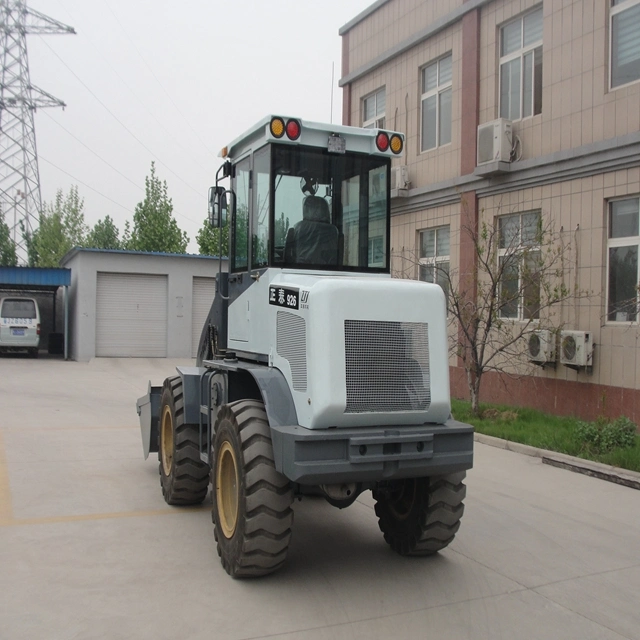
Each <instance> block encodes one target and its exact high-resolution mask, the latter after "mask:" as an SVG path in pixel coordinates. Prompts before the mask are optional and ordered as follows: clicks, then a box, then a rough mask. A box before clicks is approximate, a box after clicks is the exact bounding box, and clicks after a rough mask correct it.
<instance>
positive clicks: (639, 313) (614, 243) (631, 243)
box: [605, 195, 640, 327]
mask: <svg viewBox="0 0 640 640" xmlns="http://www.w3.org/2000/svg"><path fill="white" fill-rule="evenodd" d="M625 200H637V201H638V235H635V236H621V237H618V238H612V237H611V221H612V216H611V213H612V208H613V205H614V204H615V203H616V202H624V201H625ZM606 230H607V256H606V272H605V277H606V298H605V323H606V324H608V325H613V326H624V327H628V326H630V325H638V324H640V293H639V292H638V291H637V290H636V317H635V320H610V319H609V316H610V315H611V313H612V312H610V311H609V305H610V300H609V296H610V293H611V291H610V288H611V271H610V269H611V263H610V255H611V252H610V249H615V248H622V247H636V249H637V265H636V287H637V286H638V284H639V283H640V195H626V196H622V197H620V198H612V199H611V200H609V201H607V224H606Z"/></svg>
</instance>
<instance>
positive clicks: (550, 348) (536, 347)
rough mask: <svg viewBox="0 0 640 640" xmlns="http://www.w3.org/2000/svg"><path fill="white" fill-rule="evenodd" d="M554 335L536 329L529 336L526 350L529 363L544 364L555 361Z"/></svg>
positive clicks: (545, 330)
mask: <svg viewBox="0 0 640 640" xmlns="http://www.w3.org/2000/svg"><path fill="white" fill-rule="evenodd" d="M555 342H556V340H555V334H554V333H552V332H551V331H549V330H548V329H538V330H537V331H534V332H533V333H532V334H530V335H529V340H528V343H527V348H528V352H529V362H537V363H538V364H546V363H550V362H553V363H554V364H555V361H556V344H555Z"/></svg>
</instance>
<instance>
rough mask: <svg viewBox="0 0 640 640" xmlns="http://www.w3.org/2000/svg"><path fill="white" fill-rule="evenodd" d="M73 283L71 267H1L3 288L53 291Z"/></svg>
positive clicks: (1, 284) (0, 286)
mask: <svg viewBox="0 0 640 640" xmlns="http://www.w3.org/2000/svg"><path fill="white" fill-rule="evenodd" d="M70 284H71V269H55V268H40V267H0V288H1V289H9V288H15V289H31V290H35V291H37V290H41V291H42V290H44V291H52V290H55V289H57V288H58V287H68V286H69V285H70Z"/></svg>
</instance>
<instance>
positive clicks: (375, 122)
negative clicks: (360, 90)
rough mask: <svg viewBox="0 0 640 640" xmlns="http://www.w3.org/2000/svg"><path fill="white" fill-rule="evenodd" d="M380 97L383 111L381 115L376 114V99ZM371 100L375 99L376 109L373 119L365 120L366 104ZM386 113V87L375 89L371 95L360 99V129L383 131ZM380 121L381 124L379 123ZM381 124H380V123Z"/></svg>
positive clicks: (376, 109)
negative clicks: (382, 100) (381, 96)
mask: <svg viewBox="0 0 640 640" xmlns="http://www.w3.org/2000/svg"><path fill="white" fill-rule="evenodd" d="M380 95H383V96H384V110H383V111H382V113H381V114H380V113H378V97H379V96H380ZM371 98H375V101H376V108H375V112H376V113H375V115H374V116H373V118H369V119H368V120H366V119H365V118H366V106H365V105H366V102H367V100H370V99H371ZM386 112H387V96H386V87H381V88H380V89H376V90H375V91H372V92H371V93H369V94H367V95H366V96H364V97H363V98H362V112H361V113H362V128H363V129H384V128H385V123H386ZM381 121H382V122H381ZM380 122H381V123H380Z"/></svg>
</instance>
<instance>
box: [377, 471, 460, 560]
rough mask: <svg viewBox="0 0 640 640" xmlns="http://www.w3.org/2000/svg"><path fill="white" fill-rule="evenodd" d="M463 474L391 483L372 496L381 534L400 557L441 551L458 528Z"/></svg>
mask: <svg viewBox="0 0 640 640" xmlns="http://www.w3.org/2000/svg"><path fill="white" fill-rule="evenodd" d="M465 475H466V474H465V472H464V471H462V472H461V473H456V474H450V475H447V476H433V477H431V478H409V479H406V480H394V481H392V482H389V483H386V484H385V485H384V486H380V487H378V488H377V489H375V490H374V492H373V497H374V499H375V500H376V505H375V510H376V515H377V516H378V524H379V525H380V530H381V531H382V533H383V534H384V539H385V541H386V542H387V543H388V544H389V546H390V547H391V548H392V549H393V550H394V551H396V552H397V553H399V554H400V555H403V556H428V555H431V554H433V553H436V552H438V551H440V550H441V549H444V548H445V547H446V546H448V545H449V544H450V543H451V542H452V541H453V539H454V537H455V535H456V532H457V531H458V529H459V528H460V518H462V514H463V512H464V504H463V503H462V501H463V500H464V497H465V494H466V487H465V485H464V484H463V482H462V481H463V480H464V477H465Z"/></svg>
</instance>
